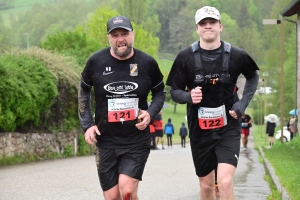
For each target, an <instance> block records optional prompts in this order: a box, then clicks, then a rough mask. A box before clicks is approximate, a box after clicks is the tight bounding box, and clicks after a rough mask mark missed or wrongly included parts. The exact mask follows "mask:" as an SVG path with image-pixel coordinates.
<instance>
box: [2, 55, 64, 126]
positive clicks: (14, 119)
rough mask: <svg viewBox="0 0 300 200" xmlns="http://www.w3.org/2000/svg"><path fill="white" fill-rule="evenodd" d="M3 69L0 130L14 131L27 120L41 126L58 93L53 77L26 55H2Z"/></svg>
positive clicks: (39, 63)
mask: <svg viewBox="0 0 300 200" xmlns="http://www.w3.org/2000/svg"><path fill="white" fill-rule="evenodd" d="M0 69H1V71H0V79H1V80H2V81H1V84H0V91H1V92H0V129H2V130H4V131H14V130H15V129H16V128H17V127H18V126H21V127H22V126H24V125H25V123H27V122H28V121H30V122H32V123H33V124H34V125H35V126H38V125H39V123H40V115H41V113H42V112H45V111H46V110H48V109H50V107H51V105H52V104H53V103H54V100H55V97H56V96H57V95H58V91H57V87H56V85H55V78H54V76H53V75H52V74H51V73H50V72H49V70H47V69H46V68H45V65H44V64H43V63H42V62H39V61H37V60H36V59H34V58H30V57H28V56H25V55H18V56H11V55H2V56H1V57H0Z"/></svg>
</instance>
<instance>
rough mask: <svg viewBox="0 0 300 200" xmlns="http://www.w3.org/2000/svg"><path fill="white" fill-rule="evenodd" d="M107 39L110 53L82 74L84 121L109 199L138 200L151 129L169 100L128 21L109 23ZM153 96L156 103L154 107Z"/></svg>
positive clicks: (118, 18) (101, 52) (88, 63)
mask: <svg viewBox="0 0 300 200" xmlns="http://www.w3.org/2000/svg"><path fill="white" fill-rule="evenodd" d="M107 34H108V35H107V37H108V41H109V44H110V47H107V48H104V49H102V50H99V51H97V52H95V53H93V54H92V55H91V56H90V57H89V58H88V59H87V61H86V65H85V68H84V70H83V72H82V73H81V82H80V84H79V88H78V104H79V108H78V113H79V120H80V123H81V126H82V129H83V131H84V137H85V141H86V142H87V143H88V144H90V145H94V144H95V145H96V149H95V156H96V165H97V170H98V176H99V180H100V185H101V188H102V190H103V194H104V197H105V199H107V200H121V199H123V200H125V199H127V200H137V199H138V196H137V189H138V184H139V181H141V180H142V175H143V171H144V168H145V165H146V162H147V159H148V156H149V153H150V148H151V145H150V143H151V138H150V132H149V123H150V121H152V120H153V119H154V117H155V116H156V115H157V114H158V113H159V111H160V110H161V109H162V107H163V104H164V100H165V91H164V82H163V75H162V73H161V71H160V69H159V67H158V64H157V62H156V61H155V60H154V58H153V57H151V56H150V55H148V54H146V53H144V52H142V51H140V50H138V49H136V48H133V44H134V32H133V27H132V24H131V22H130V20H129V19H128V18H127V17H125V16H116V17H112V18H111V19H109V20H108V22H107ZM92 88H94V95H95V103H96V104H95V120H93V115H92V108H91V91H92ZM150 92H151V95H152V101H151V104H150V106H148V103H147V97H148V94H149V93H150Z"/></svg>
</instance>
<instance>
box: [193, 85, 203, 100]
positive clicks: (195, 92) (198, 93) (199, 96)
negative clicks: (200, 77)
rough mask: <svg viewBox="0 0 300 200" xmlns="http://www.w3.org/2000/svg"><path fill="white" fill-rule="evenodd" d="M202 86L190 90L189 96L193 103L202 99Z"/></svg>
mask: <svg viewBox="0 0 300 200" xmlns="http://www.w3.org/2000/svg"><path fill="white" fill-rule="evenodd" d="M201 89H202V87H199V86H197V87H195V88H194V89H192V90H191V98H192V101H193V103H194V104H198V103H200V102H201V100H202V91H201Z"/></svg>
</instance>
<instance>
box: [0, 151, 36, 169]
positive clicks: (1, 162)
mask: <svg viewBox="0 0 300 200" xmlns="http://www.w3.org/2000/svg"><path fill="white" fill-rule="evenodd" d="M39 159H40V158H39V157H38V156H36V155H35V156H34V155H30V154H23V155H20V156H12V157H9V156H5V155H4V156H3V157H2V158H0V166H7V165H15V164H20V163H28V162H34V161H38V160H39Z"/></svg>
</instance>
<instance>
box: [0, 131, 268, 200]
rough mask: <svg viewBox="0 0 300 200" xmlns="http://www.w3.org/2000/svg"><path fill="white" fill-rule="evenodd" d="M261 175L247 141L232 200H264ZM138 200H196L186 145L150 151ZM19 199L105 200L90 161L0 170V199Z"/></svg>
mask: <svg viewBox="0 0 300 200" xmlns="http://www.w3.org/2000/svg"><path fill="white" fill-rule="evenodd" d="M159 147H161V146H159ZM165 148H166V147H165ZM265 174H266V172H265V168H264V165H263V164H262V163H261V162H260V161H259V154H258V152H257V151H256V150H254V149H253V139H252V137H251V136H250V137H249V142H248V151H241V153H240V158H239V164H238V167H237V170H236V173H235V177H234V191H235V194H236V199H237V200H265V199H267V196H268V195H269V194H270V193H271V190H270V187H269V185H268V183H267V182H266V181H265V180H264V176H265ZM138 196H139V199H140V200H197V199H200V197H199V183H198V178H197V176H196V175H195V170H194V166H193V162H192V157H191V150H190V146H189V144H187V146H186V148H182V147H181V146H180V145H173V147H172V148H166V149H165V150H152V151H151V153H150V156H149V159H148V162H147V165H146V168H145V171H144V175H143V181H141V182H140V184H139V190H138ZM20 199H22V200H27V199H28V200H48V199H49V200H50V199H51V200H81V199H82V200H96V199H97V200H103V199H104V198H103V195H102V190H101V188H100V185H99V181H98V176H97V173H96V165H95V161H94V156H85V157H74V158H67V159H57V160H48V161H40V162H36V163H29V164H21V165H15V166H9V167H1V168H0V200H20Z"/></svg>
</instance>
